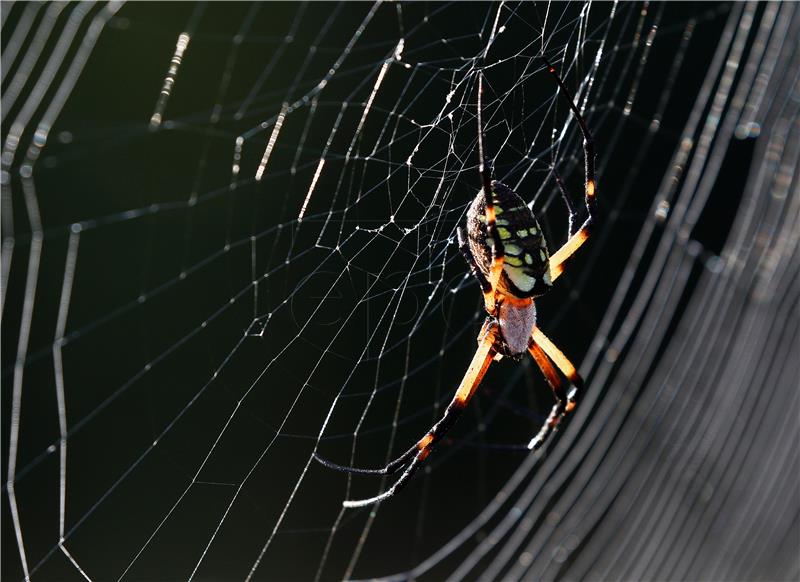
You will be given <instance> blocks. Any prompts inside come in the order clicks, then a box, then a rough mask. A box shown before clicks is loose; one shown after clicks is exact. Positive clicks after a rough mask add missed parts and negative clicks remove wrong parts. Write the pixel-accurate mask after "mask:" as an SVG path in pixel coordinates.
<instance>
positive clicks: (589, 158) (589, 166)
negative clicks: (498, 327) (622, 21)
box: [542, 55, 597, 281]
mask: <svg viewBox="0 0 800 582" xmlns="http://www.w3.org/2000/svg"><path fill="white" fill-rule="evenodd" d="M542 60H543V61H544V63H545V65H547V70H548V72H549V73H550V74H551V75H553V78H554V79H555V80H556V83H558V87H559V88H560V89H561V92H562V93H563V94H564V96H565V97H566V99H567V102H568V103H569V108H570V109H571V110H572V114H573V115H574V116H575V120H576V121H577V122H578V126H579V127H580V130H581V133H582V134H583V157H584V164H585V166H584V173H585V176H586V182H585V185H584V191H585V199H586V210H587V211H588V212H589V216H588V217H587V218H586V220H585V221H584V223H583V224H582V225H581V227H580V229H579V230H578V232H576V233H575V234H572V235H571V236H570V237H569V239H568V240H567V242H566V243H564V245H563V246H562V247H561V248H560V249H558V250H557V251H556V252H555V253H553V255H552V256H551V257H550V280H551V281H555V280H556V279H558V277H559V276H560V275H561V274H562V273H563V272H564V267H565V266H566V262H567V261H568V260H569V259H570V258H571V257H572V255H574V254H575V251H577V250H578V249H579V248H580V247H581V246H582V245H583V243H585V242H586V241H587V240H588V239H589V235H590V234H591V231H592V227H593V226H594V222H595V220H596V214H597V200H596V198H595V195H596V188H597V183H596V181H595V176H594V174H595V168H594V156H595V154H594V138H593V137H592V134H591V132H590V131H589V128H588V127H587V125H586V121H585V120H584V119H583V116H582V115H581V114H580V111H578V108H577V107H576V106H575V103H574V102H573V97H572V93H570V91H569V89H567V87H566V85H564V81H562V80H561V77H560V76H559V75H558V73H557V72H556V69H555V67H554V66H553V65H552V64H550V61H548V60H547V59H546V58H545V57H544V55H542ZM570 230H571V229H570Z"/></svg>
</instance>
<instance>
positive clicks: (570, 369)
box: [528, 327, 583, 449]
mask: <svg viewBox="0 0 800 582" xmlns="http://www.w3.org/2000/svg"><path fill="white" fill-rule="evenodd" d="M528 351H529V352H530V354H531V356H533V359H534V360H535V361H536V364H537V365H538V366H539V369H540V370H541V371H542V374H544V377H545V379H546V380H547V383H548V384H549V385H550V388H551V390H552V391H553V397H554V398H555V400H556V403H555V405H554V406H553V409H552V410H551V411H550V416H548V417H547V420H546V421H545V423H544V425H542V428H541V430H540V431H539V433H538V434H537V435H536V436H535V437H534V438H533V439H531V442H530V443H528V448H529V449H538V448H539V447H541V446H542V445H543V444H544V442H545V441H546V440H547V437H548V436H550V433H552V432H553V431H554V430H555V429H557V428H558V426H559V424H561V420H562V419H563V418H564V416H566V415H567V414H569V413H570V412H572V410H574V408H575V406H576V404H577V399H578V395H579V393H580V391H581V390H582V389H583V379H582V378H581V377H580V375H579V374H578V371H577V370H576V369H575V366H574V365H573V364H572V362H570V361H569V359H568V358H567V357H566V356H565V355H564V354H563V352H562V351H561V350H559V349H558V348H557V347H556V345H555V344H554V343H553V342H552V341H550V338H548V337H547V336H546V335H545V334H544V333H543V332H542V330H540V329H539V328H538V327H534V328H533V332H532V334H531V343H530V347H529V348H528ZM553 364H555V365H556V366H557V367H558V369H559V370H561V373H562V374H564V376H566V377H567V379H569V381H570V382H571V383H572V386H573V388H572V390H571V391H570V393H569V396H567V394H566V390H565V387H564V382H563V380H562V379H561V377H560V376H559V375H558V373H557V372H556V370H555V367H554V366H553Z"/></svg>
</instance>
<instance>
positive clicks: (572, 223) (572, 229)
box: [552, 167, 578, 238]
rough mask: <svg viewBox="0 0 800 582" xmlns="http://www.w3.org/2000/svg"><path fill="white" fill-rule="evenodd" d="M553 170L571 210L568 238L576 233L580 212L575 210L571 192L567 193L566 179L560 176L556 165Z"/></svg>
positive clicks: (569, 210) (568, 208)
mask: <svg viewBox="0 0 800 582" xmlns="http://www.w3.org/2000/svg"><path fill="white" fill-rule="evenodd" d="M552 172H553V176H554V177H555V179H556V184H558V189H559V190H561V197H562V198H563V199H564V204H565V205H566V207H567V212H569V226H568V227H567V238H569V237H571V236H572V235H573V234H575V218H576V217H577V216H578V212H577V211H576V210H575V205H574V204H573V203H572V199H571V198H570V197H569V194H567V189H566V187H565V186H564V181H563V180H562V179H561V176H559V174H558V172H557V171H556V169H555V167H553V169H552Z"/></svg>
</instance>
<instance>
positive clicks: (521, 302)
mask: <svg viewBox="0 0 800 582" xmlns="http://www.w3.org/2000/svg"><path fill="white" fill-rule="evenodd" d="M542 60H544V62H545V64H546V65H547V70H548V72H549V73H550V74H551V75H553V77H554V78H555V80H556V83H557V84H558V87H559V89H561V92H562V93H563V94H564V95H565V96H566V97H567V99H568V101H569V107H570V109H571V110H572V113H573V115H574V116H575V119H576V120H577V122H578V125H579V127H580V130H581V133H582V134H583V155H584V158H585V161H586V169H585V171H586V183H585V188H584V199H585V202H586V209H587V211H588V217H587V218H586V220H585V221H584V223H583V224H582V225H581V227H580V229H578V230H577V232H572V226H573V224H574V221H573V219H574V217H575V211H574V209H573V207H572V203H571V202H570V199H569V196H568V195H567V193H566V190H565V189H564V187H563V184H562V183H561V180H560V178H558V176H557V175H556V182H557V183H558V186H559V188H560V189H561V192H562V194H563V195H564V199H565V201H566V203H567V207H568V209H569V212H570V220H569V225H570V226H569V228H568V233H567V234H568V239H567V242H566V243H564V245H562V246H561V248H559V249H558V251H556V252H555V253H554V254H553V255H552V256H550V255H549V254H548V252H547V244H546V242H545V240H544V236H543V235H542V229H541V228H540V227H539V223H538V222H537V221H536V218H535V217H534V216H533V213H532V212H531V211H530V209H529V208H528V206H527V205H526V204H525V201H524V200H523V199H522V198H520V196H519V195H517V193H516V192H514V191H513V190H512V189H511V188H509V187H508V186H506V185H504V184H502V183H500V182H497V181H492V179H491V170H490V169H489V167H488V165H487V164H486V158H485V156H484V149H483V141H484V140H483V123H482V119H481V118H482V107H481V99H482V95H483V73H482V71H479V72H478V157H479V162H480V163H479V166H478V168H479V171H480V176H481V190H480V191H479V192H478V194H477V195H476V196H475V199H474V200H473V202H472V205H471V206H470V208H469V211H468V212H467V225H466V226H467V227H466V229H461V228H459V229H457V233H458V243H459V249H460V250H461V253H462V254H463V255H464V258H465V259H466V260H467V263H468V264H469V266H470V270H471V271H472V274H473V275H474V277H475V278H476V279H477V280H478V283H479V284H480V286H481V290H482V291H483V301H484V309H485V311H486V314H487V317H486V321H485V322H484V324H483V327H482V328H481V331H480V333H479V334H478V349H477V350H476V352H475V355H474V356H473V358H472V362H471V363H470V365H469V368H467V373H466V374H465V375H464V378H463V379H462V380H461V384H460V385H459V387H458V390H456V393H455V396H453V400H452V401H451V402H450V404H449V405H448V406H447V410H445V412H444V415H443V416H442V418H441V419H440V420H439V422H437V423H436V424H435V425H433V427H432V428H431V429H430V430H429V431H428V432H427V433H425V436H423V437H422V438H421V439H420V440H418V441H417V442H416V443H415V444H414V446H412V447H411V448H410V449H408V450H407V451H406V452H405V453H403V454H402V455H400V457H398V458H397V459H395V460H394V461H392V462H391V463H389V464H388V465H386V466H385V467H383V468H381V469H357V468H354V467H344V466H341V465H336V464H334V463H331V462H330V461H326V460H324V459H321V458H320V457H316V458H317V459H318V460H319V461H320V462H321V463H322V464H324V465H325V466H327V467H330V468H332V469H338V470H340V471H347V472H349V473H367V474H377V475H389V474H392V473H395V472H397V471H400V470H401V469H402V470H403V473H402V475H401V476H400V478H399V479H398V480H397V481H395V483H394V485H392V486H391V487H390V488H389V489H388V490H387V491H385V492H383V493H381V494H380V495H376V496H375V497H371V498H369V499H360V500H357V501H345V502H344V506H345V507H361V506H364V505H370V504H372V503H375V502H377V501H381V500H383V499H387V498H388V497H391V496H392V495H394V494H395V493H396V492H397V491H399V490H400V489H401V488H402V487H404V486H405V485H406V484H407V483H408V481H409V480H410V479H411V477H412V476H413V475H414V473H416V471H417V470H418V469H419V468H420V466H422V463H424V462H425V460H426V459H427V458H428V456H429V455H430V453H431V451H432V450H433V448H434V447H435V446H436V444H437V443H438V442H439V441H441V439H442V437H443V436H444V435H445V434H446V433H447V431H448V430H450V428H451V427H452V426H453V424H455V421H456V420H457V419H458V417H459V416H460V415H461V413H462V412H463V411H464V409H465V408H466V406H467V403H468V402H469V401H470V399H471V398H472V396H473V395H474V394H475V391H476V390H477V388H478V385H479V384H480V383H481V380H482V379H483V376H484V374H486V370H488V369H489V365H490V364H491V363H492V361H493V360H498V359H501V358H502V357H503V356H508V357H511V358H513V359H520V358H521V357H522V355H523V354H524V353H525V352H528V353H530V355H531V356H532V357H533V359H534V361H535V362H536V364H537V365H538V366H539V368H540V369H541V371H542V374H544V377H545V379H546V380H547V383H548V384H549V385H550V388H551V389H552V391H553V396H554V397H555V401H556V403H555V405H554V406H553V409H552V410H551V412H550V416H549V417H548V418H547V420H546V421H545V423H544V425H543V426H542V428H541V430H540V431H539V433H538V434H537V435H536V436H535V437H534V438H533V439H531V441H530V443H529V444H528V447H529V448H532V449H536V448H538V447H540V446H541V445H542V444H543V443H544V442H545V440H546V439H547V436H548V435H549V434H550V433H551V432H552V431H553V430H555V429H556V428H557V427H558V425H559V423H560V422H561V419H562V418H563V417H564V415H565V414H566V413H568V412H570V411H571V410H572V409H573V408H574V407H575V404H576V401H577V394H578V392H579V391H580V390H581V388H582V384H583V383H582V380H581V378H580V376H579V375H578V372H577V370H576V369H575V366H573V365H572V363H571V362H570V361H569V359H568V358H567V357H566V356H565V355H564V354H563V353H561V350H559V349H558V348H557V347H556V346H555V344H553V342H551V341H550V339H548V337H547V336H546V335H545V334H544V333H543V332H542V330H541V329H539V328H538V327H537V325H536V305H535V303H534V297H538V296H539V295H541V294H543V293H546V292H547V291H548V290H549V289H550V287H551V285H552V284H553V282H554V281H555V280H556V279H557V278H558V277H559V276H560V275H561V273H563V272H564V267H565V265H566V263H567V261H568V260H569V259H570V258H571V257H572V256H573V255H574V254H575V251H577V250H578V249H579V248H580V247H581V246H582V245H583V243H584V242H586V241H587V240H588V238H589V233H590V231H591V228H592V226H593V223H594V220H595V207H596V203H595V179H594V142H593V140H592V136H591V134H590V133H589V129H588V127H587V126H586V123H585V122H584V120H583V117H582V116H581V114H580V112H579V111H578V108H577V107H576V106H575V104H574V103H573V102H572V97H571V95H570V93H569V91H568V90H567V88H566V87H565V86H564V83H563V82H562V81H561V78H560V77H559V76H558V73H556V70H555V68H554V67H553V66H552V65H551V64H550V62H549V61H547V59H545V58H544V56H542ZM559 371H560V372H561V374H563V375H564V376H565V377H566V378H567V379H568V380H569V381H570V382H571V383H572V385H573V389H572V391H571V392H570V393H569V396H567V391H566V386H565V384H564V381H563V379H562V378H561V376H560V375H559ZM315 456H316V454H315Z"/></svg>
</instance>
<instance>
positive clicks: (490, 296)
mask: <svg viewBox="0 0 800 582" xmlns="http://www.w3.org/2000/svg"><path fill="white" fill-rule="evenodd" d="M483 138H484V136H483V73H482V72H479V73H478V158H479V163H478V171H479V172H480V175H481V186H482V188H483V197H484V200H485V201H486V231H487V233H488V234H489V240H490V241H491V242H492V264H491V267H490V268H489V278H488V280H489V286H490V289H489V290H488V291H487V290H486V289H485V288H484V291H483V300H484V303H485V304H486V311H487V312H488V313H489V314H491V315H494V313H495V303H496V298H495V290H496V289H497V284H498V282H499V281H500V275H502V273H503V263H504V261H505V248H504V247H503V240H502V239H501V238H500V234H499V233H498V232H497V216H496V213H495V209H494V193H493V192H492V171H491V169H490V168H489V166H488V164H487V163H486V157H485V154H484V149H483Z"/></svg>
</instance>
